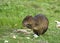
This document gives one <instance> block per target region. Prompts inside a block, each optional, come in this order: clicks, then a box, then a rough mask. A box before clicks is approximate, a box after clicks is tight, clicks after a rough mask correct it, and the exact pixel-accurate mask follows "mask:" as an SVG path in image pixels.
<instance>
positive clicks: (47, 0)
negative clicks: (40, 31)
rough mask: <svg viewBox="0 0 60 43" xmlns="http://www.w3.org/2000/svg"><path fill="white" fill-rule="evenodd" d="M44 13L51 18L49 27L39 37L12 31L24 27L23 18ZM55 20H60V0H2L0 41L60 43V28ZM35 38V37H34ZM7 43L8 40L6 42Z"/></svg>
mask: <svg viewBox="0 0 60 43" xmlns="http://www.w3.org/2000/svg"><path fill="white" fill-rule="evenodd" d="M36 14H44V15H46V17H47V18H48V20H49V29H48V31H47V32H46V33H45V34H44V35H41V36H40V37H38V38H33V35H29V37H30V39H27V38H26V37H28V36H25V35H23V34H18V33H14V34H15V35H16V37H17V38H16V39H14V38H12V36H11V33H13V32H12V30H14V29H23V28H24V27H23V26H22V20H23V19H24V17H26V16H27V15H32V16H35V15H36ZM55 20H58V21H60V0H0V43H4V41H5V40H8V43H60V32H59V31H60V29H59V28H56V23H55ZM32 38H33V39H32ZM6 43H7V42H6Z"/></svg>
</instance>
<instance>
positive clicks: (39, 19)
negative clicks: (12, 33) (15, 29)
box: [22, 14, 49, 35]
mask: <svg viewBox="0 0 60 43" xmlns="http://www.w3.org/2000/svg"><path fill="white" fill-rule="evenodd" d="M22 24H23V25H24V26H25V27H27V28H30V29H32V30H33V32H34V33H35V34H37V35H41V34H44V33H45V32H46V31H47V29H48V24H49V22H48V19H47V18H46V17H45V16H44V15H42V14H38V15H36V16H35V17H32V16H26V17H25V18H24V20H23V21H22Z"/></svg>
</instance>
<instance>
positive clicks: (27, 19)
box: [22, 16, 35, 29]
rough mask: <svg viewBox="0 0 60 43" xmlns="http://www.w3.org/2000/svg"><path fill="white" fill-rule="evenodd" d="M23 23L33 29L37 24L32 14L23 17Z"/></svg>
mask: <svg viewBox="0 0 60 43" xmlns="http://www.w3.org/2000/svg"><path fill="white" fill-rule="evenodd" d="M22 24H23V26H25V27H27V28H29V29H32V28H33V26H34V24H35V21H34V19H33V17H32V16H26V17H25V18H24V19H23V21H22Z"/></svg>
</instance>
